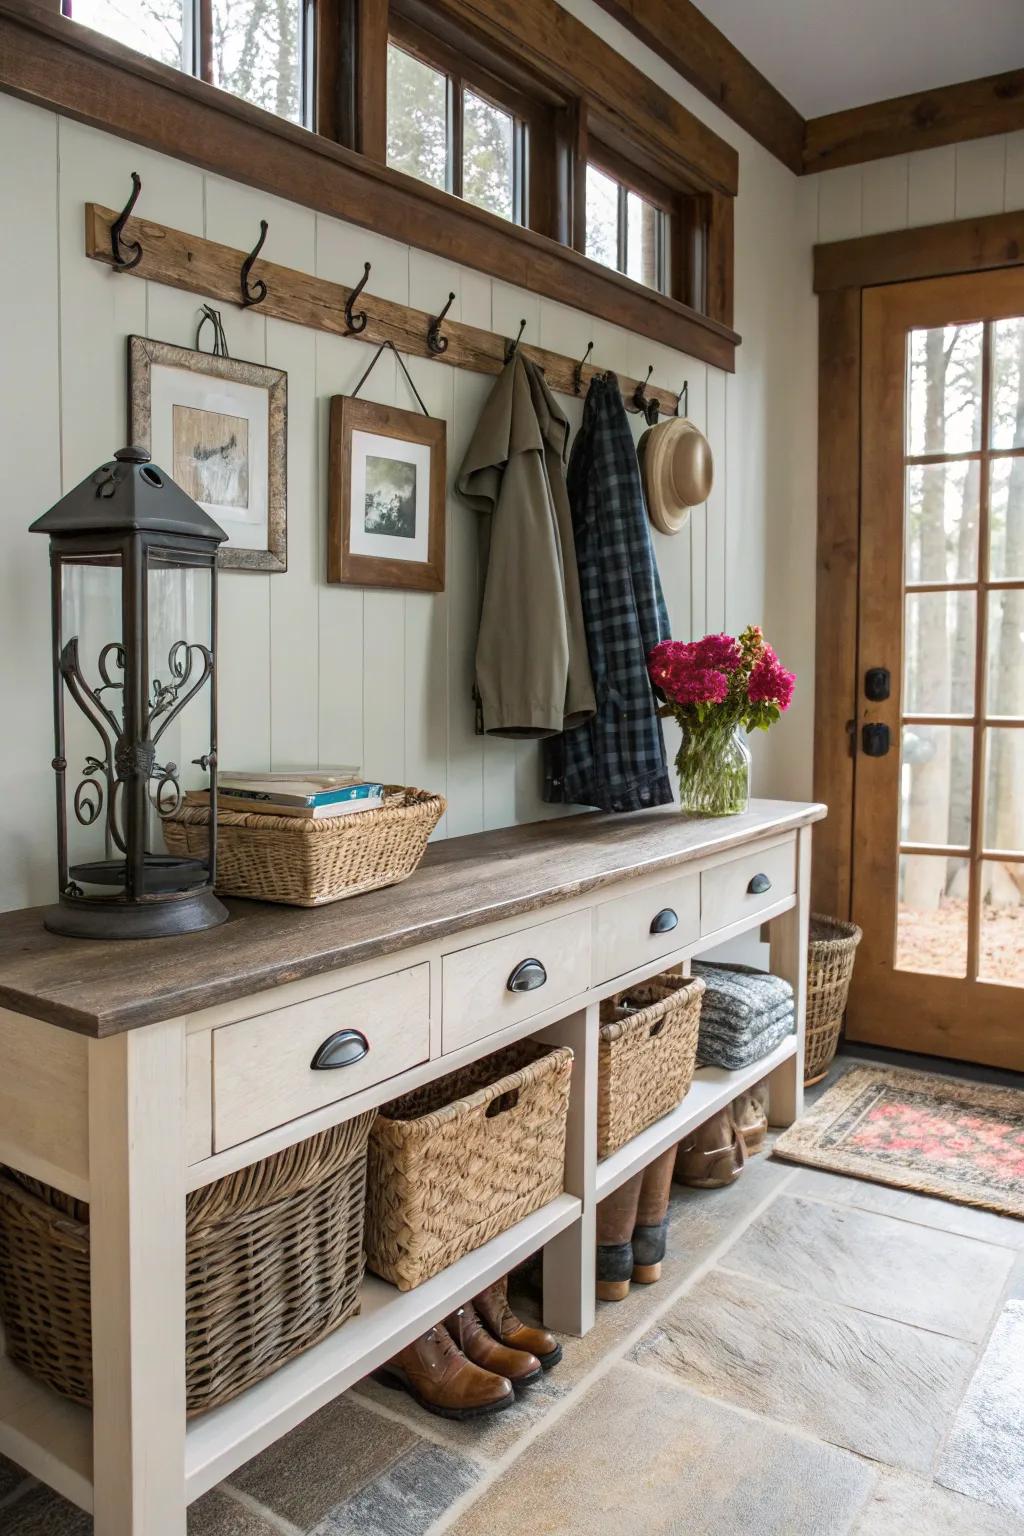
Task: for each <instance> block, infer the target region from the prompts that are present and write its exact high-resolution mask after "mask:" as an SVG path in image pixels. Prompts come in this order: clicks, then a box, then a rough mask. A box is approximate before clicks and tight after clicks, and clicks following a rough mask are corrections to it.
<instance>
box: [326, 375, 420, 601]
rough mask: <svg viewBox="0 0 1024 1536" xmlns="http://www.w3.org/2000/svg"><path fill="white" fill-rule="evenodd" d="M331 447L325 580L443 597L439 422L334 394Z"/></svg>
mask: <svg viewBox="0 0 1024 1536" xmlns="http://www.w3.org/2000/svg"><path fill="white" fill-rule="evenodd" d="M330 445H331V446H330V463H329V471H328V485H329V491H328V499H327V580H328V581H329V582H338V583H342V584H344V585H347V586H356V587H396V588H399V589H400V590H407V591H410V592H443V591H444V582H445V498H446V487H447V471H446V467H445V423H444V421H443V420H441V419H439V418H437V417H434V416H425V415H423V414H421V413H420V412H418V411H403V410H399V409H398V408H397V407H396V406H392V405H377V404H375V403H374V402H373V401H371V400H358V399H356V398H354V397H353V396H351V395H333V396H332V397H331V418H330ZM391 445H394V451H393V452H391V451H388V450H390V449H391ZM399 445H400V446H399ZM375 450H376V451H375ZM371 499H372V500H373V502H375V503H376V506H375V507H374V506H372V505H371ZM357 501H358V502H359V507H358V509H356V515H354V508H355V503H356V502H357ZM371 519H372V521H371ZM374 523H376V524H377V526H374ZM378 540H379V541H380V553H379V554H378V553H377V552H376V550H375V549H374V545H375V544H376V542H377V541H378Z"/></svg>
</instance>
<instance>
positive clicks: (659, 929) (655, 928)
mask: <svg viewBox="0 0 1024 1536" xmlns="http://www.w3.org/2000/svg"><path fill="white" fill-rule="evenodd" d="M678 927H679V914H678V913H677V912H674V911H673V910H672V908H671V907H662V909H661V911H660V912H656V913H655V914H654V916H653V917H652V918H651V932H652V933H671V932H672V930H673V928H678Z"/></svg>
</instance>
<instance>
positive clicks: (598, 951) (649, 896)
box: [594, 873, 700, 986]
mask: <svg viewBox="0 0 1024 1536" xmlns="http://www.w3.org/2000/svg"><path fill="white" fill-rule="evenodd" d="M699 933H700V876H699V875H698V874H696V873H692V874H686V875H677V876H676V877H675V878H674V879H673V880H665V881H663V882H662V883H660V884H658V885H650V886H648V887H647V888H646V890H642V891H630V892H629V893H628V894H627V895H625V896H616V898H615V900H614V901H603V902H602V903H601V905H600V906H599V907H597V908H596V910H595V913H594V984H595V986H600V984H601V982H603V981H609V980H610V979H611V978H612V977H613V976H621V975H623V973H624V972H625V971H631V970H633V969H635V967H636V966H638V965H643V964H644V963H645V962H646V961H648V960H657V959H658V957H659V956H660V955H667V954H670V953H671V951H672V950H674V949H681V948H682V946H683V945H684V944H689V943H690V941H691V940H692V939H695V938H697V936H698V934H699Z"/></svg>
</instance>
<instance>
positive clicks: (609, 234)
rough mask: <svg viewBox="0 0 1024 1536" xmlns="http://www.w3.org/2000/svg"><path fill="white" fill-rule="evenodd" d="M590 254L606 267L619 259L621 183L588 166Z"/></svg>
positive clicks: (613, 264)
mask: <svg viewBox="0 0 1024 1536" xmlns="http://www.w3.org/2000/svg"><path fill="white" fill-rule="evenodd" d="M587 255H588V256H591V257H593V259H594V261H599V262H601V264H602V265H603V266H605V267H614V266H617V265H618V260H619V184H618V182H617V181H613V180H612V178H611V177H610V176H606V175H605V174H604V171H599V170H598V169H597V166H596V165H588V166H587Z"/></svg>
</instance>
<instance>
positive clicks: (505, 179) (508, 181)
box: [462, 91, 515, 219]
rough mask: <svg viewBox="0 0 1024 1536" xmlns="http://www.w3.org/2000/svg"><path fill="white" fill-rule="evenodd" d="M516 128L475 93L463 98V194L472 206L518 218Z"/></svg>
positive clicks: (502, 114)
mask: <svg viewBox="0 0 1024 1536" xmlns="http://www.w3.org/2000/svg"><path fill="white" fill-rule="evenodd" d="M514 127H515V124H514V122H513V119H512V116H511V114H510V113H508V112H503V111H502V110H501V108H500V107H495V106H492V104H491V103H490V102H489V101H484V100H483V99H482V98H481V97H479V96H475V95H474V94H473V92H472V91H464V92H463V95H462V192H463V196H464V197H465V198H466V199H467V200H468V201H469V202H471V203H476V205H477V207H479V208H487V209H488V210H489V211H490V212H491V213H497V214H500V215H501V217H502V218H503V219H511V218H513V217H514V215H515V192H514V184H515V182H514V178H515V156H514V151H513V147H512V134H513V129H514Z"/></svg>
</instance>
